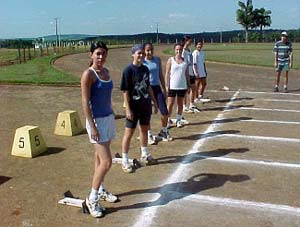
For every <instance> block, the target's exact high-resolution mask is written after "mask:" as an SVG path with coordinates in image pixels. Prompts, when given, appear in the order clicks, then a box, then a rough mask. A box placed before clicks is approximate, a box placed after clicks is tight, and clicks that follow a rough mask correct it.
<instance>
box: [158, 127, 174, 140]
mask: <svg viewBox="0 0 300 227" xmlns="http://www.w3.org/2000/svg"><path fill="white" fill-rule="evenodd" d="M158 136H159V137H160V138H161V139H162V141H164V142H168V141H171V140H173V138H172V137H171V136H170V134H169V132H164V131H163V130H160V132H159V133H158Z"/></svg>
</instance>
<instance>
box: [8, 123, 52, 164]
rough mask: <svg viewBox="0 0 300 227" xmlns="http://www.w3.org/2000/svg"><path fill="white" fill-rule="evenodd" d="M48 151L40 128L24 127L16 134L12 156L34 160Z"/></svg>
mask: <svg viewBox="0 0 300 227" xmlns="http://www.w3.org/2000/svg"><path fill="white" fill-rule="evenodd" d="M46 150H47V146H46V144H45V142H44V139H43V137H42V134H41V132H40V129H39V127H38V126H29V125H27V126H24V127H21V128H18V129H17V130H16V133H15V138H14V143H13V148H12V152H11V154H12V155H15V156H20V157H27V158H33V157H35V156H37V155H39V154H40V153H42V152H44V151H46Z"/></svg>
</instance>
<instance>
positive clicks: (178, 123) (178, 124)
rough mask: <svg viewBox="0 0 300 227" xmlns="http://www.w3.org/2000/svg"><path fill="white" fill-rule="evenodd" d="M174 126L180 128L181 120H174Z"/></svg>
mask: <svg viewBox="0 0 300 227" xmlns="http://www.w3.org/2000/svg"><path fill="white" fill-rule="evenodd" d="M176 127H177V128H182V127H183V124H182V122H181V120H177V121H176Z"/></svg>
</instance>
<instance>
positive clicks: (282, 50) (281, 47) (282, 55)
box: [273, 41, 293, 64]
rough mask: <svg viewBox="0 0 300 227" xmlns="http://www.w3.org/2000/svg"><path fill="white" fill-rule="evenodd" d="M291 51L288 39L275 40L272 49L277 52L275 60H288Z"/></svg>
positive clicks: (283, 61)
mask: <svg viewBox="0 0 300 227" xmlns="http://www.w3.org/2000/svg"><path fill="white" fill-rule="evenodd" d="M292 51H293V49H292V43H290V42H288V41H287V42H285V43H284V42H282V41H278V42H276V43H275V46H274V49H273V52H274V53H275V54H277V59H276V61H277V62H278V63H282V64H284V63H289V62H290V54H291V53H292Z"/></svg>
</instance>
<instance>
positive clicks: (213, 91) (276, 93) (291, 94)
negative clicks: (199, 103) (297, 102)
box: [206, 90, 300, 96]
mask: <svg viewBox="0 0 300 227" xmlns="http://www.w3.org/2000/svg"><path fill="white" fill-rule="evenodd" d="M206 92H211V93H218V92H220V93H233V92H234V91H230V90H229V91H222V90H206ZM239 92H240V94H242V93H246V94H266V95H285V96H300V94H297V93H281V92H264V91H243V90H239Z"/></svg>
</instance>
